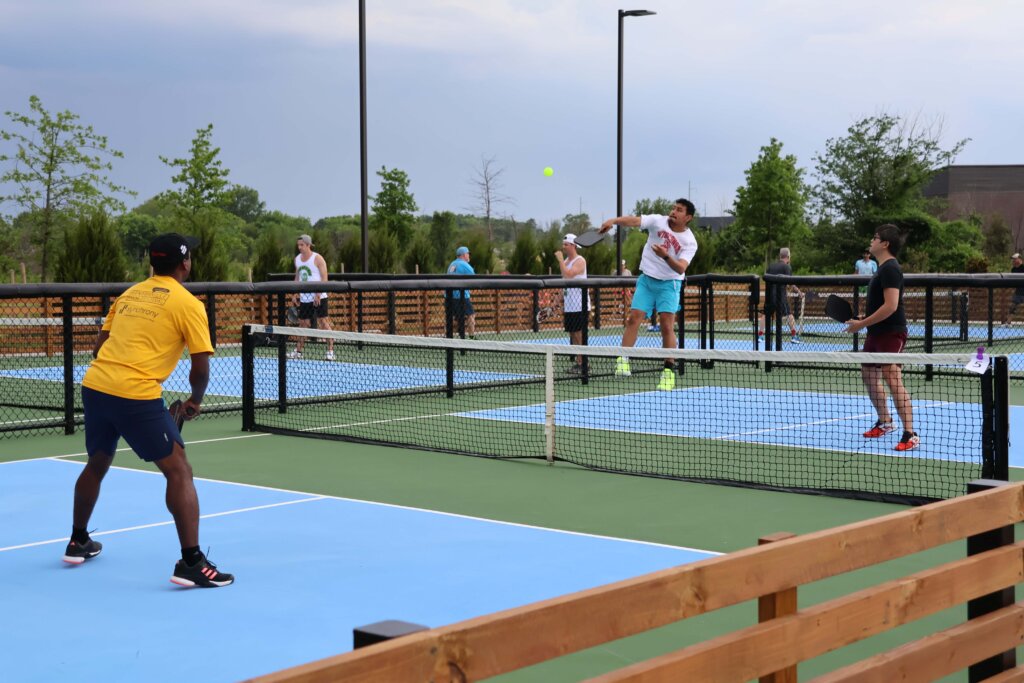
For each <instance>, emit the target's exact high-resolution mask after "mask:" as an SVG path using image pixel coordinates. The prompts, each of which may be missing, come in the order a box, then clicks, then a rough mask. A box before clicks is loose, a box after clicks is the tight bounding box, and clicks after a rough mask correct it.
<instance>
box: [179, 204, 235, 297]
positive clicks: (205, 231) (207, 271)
mask: <svg viewBox="0 0 1024 683" xmlns="http://www.w3.org/2000/svg"><path fill="white" fill-rule="evenodd" d="M237 220H238V219H237V218H235V217H234V216H232V215H231V214H229V213H227V212H225V211H221V210H220V209H216V208H213V207H210V208H206V209H201V210H200V211H198V212H197V213H195V214H193V215H192V216H191V217H190V222H191V231H190V232H191V233H192V234H193V235H195V236H196V237H197V238H199V246H197V247H196V249H195V254H194V255H193V256H192V274H191V276H190V279H191V280H192V281H193V282H223V281H225V280H227V279H229V278H228V276H229V271H230V261H229V259H228V256H227V250H226V249H225V247H224V245H223V243H222V241H221V236H222V235H223V234H225V233H227V232H229V231H230V230H231V228H232V227H234V228H235V229H236V230H237V229H238V227H239V226H238V225H237V223H236V224H234V225H232V224H231V222H232V221H237ZM179 232H180V231H179Z"/></svg>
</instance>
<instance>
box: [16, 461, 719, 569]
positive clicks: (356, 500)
mask: <svg viewBox="0 0 1024 683" xmlns="http://www.w3.org/2000/svg"><path fill="white" fill-rule="evenodd" d="M35 460H50V461H53V462H59V463H64V464H66V465H78V466H79V467H85V463H81V462H77V461H75V460H59V459H57V458H35ZM20 462H30V461H25V460H22V461H20ZM111 469H116V470H126V471H128V472H137V473H139V474H150V475H157V476H163V475H162V474H161V473H160V472H151V471H149V470H137V469H134V468H131V467H119V466H117V465H114V466H112V467H111ZM195 479H196V480H197V481H206V482H210V483H214V484H227V485H229V486H243V487H245V488H251V489H259V490H262V491H274V492H277V493H291V494H294V495H299V496H315V497H316V498H315V499H316V500H340V501H344V502H347V503H360V504H362V505H375V506H379V507H385V508H391V509H394V510H408V511H410V512H423V513H426V514H430V515H441V516H442V517H453V518H455V519H468V520H470V521H474V522H489V523H491V524H500V525H502V526H511V527H518V528H520V529H534V530H537V531H550V532H553V533H556V534H568V535H570V536H581V537H583V538H597V539H601V540H606V541H619V542H622V543H635V544H638V545H646V546H651V547H654V548H670V549H672V550H688V551H690V552H694V553H703V554H705V555H709V556H718V555H722V554H723V553H720V552H716V551H714V550H704V549H703V548H692V547H690V546H685V545H672V544H670V543H657V542H655V541H641V540H639V539H635V538H621V537H618V536H607V535H604V534H591V533H587V532H584V531H569V530H567V529H553V528H551V527H544V526H537V525H535V524H523V523H521V522H508V521H505V520H501V519H490V518H488V517H476V516H473V515H463V514H459V513H456V512H443V511H441V510H430V509H427V508H418V507H412V506H411V505H398V504H396V503H381V502H379V501H375V500H362V499H360V498H347V497H345V496H331V495H327V494H319V493H310V492H308V491H296V490H294V489H282V488H277V487H274V486H263V485H260V484H246V483H244V482H238V481H225V480H223V479H210V478H207V477H195ZM306 500H314V499H313V498H309V499H303V500H298V501H292V502H296V503H302V502H305V501H306ZM277 505H282V503H275V504H273V505H270V506H267V507H275V506H277ZM252 509H254V510H255V509H259V508H252ZM219 514H227V513H219ZM210 516H211V517H213V516H215V515H210ZM168 523H170V524H173V522H168ZM107 533H113V532H107ZM95 535H97V536H98V535H99V534H95ZM62 540H63V541H65V542H66V541H67V537H65V538H63V539H62ZM53 542H54V541H43V542H42V543H53Z"/></svg>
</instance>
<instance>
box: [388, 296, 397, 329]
mask: <svg viewBox="0 0 1024 683" xmlns="http://www.w3.org/2000/svg"><path fill="white" fill-rule="evenodd" d="M395 317H396V313H395V292H394V290H392V289H389V290H388V334H396V330H397V329H398V325H397V322H396V321H395Z"/></svg>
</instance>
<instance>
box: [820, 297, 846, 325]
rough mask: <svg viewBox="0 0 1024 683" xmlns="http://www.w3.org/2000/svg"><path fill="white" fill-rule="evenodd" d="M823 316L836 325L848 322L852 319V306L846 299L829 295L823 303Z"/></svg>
mask: <svg viewBox="0 0 1024 683" xmlns="http://www.w3.org/2000/svg"><path fill="white" fill-rule="evenodd" d="M825 315H827V316H828V317H830V318H832V319H833V320H835V321H836V322H837V323H845V322H849V321H850V320H851V319H852V318H853V306H851V305H850V302H849V301H847V300H846V299H844V298H842V297H839V296H836V295H835V294H829V295H828V299H827V300H826V301H825Z"/></svg>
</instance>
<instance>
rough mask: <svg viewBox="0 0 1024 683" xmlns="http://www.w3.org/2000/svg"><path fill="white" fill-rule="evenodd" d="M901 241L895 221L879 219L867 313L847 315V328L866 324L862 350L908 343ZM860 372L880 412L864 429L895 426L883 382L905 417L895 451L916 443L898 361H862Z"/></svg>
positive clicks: (874, 434) (889, 349) (874, 431)
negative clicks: (875, 268)
mask: <svg viewBox="0 0 1024 683" xmlns="http://www.w3.org/2000/svg"><path fill="white" fill-rule="evenodd" d="M902 246H903V238H902V236H901V235H900V231H899V228H897V227H896V226H895V225H890V224H886V225H881V226H879V228H878V230H876V231H875V236H874V238H872V240H871V247H870V251H871V255H872V256H874V257H875V260H876V261H878V272H876V273H875V274H874V275H873V276H872V278H871V281H870V282H869V283H868V294H867V315H866V316H865V317H863V318H859V319H856V320H852V321H850V323H849V325H847V327H846V331H847V332H859V331H860V330H862V329H864V328H865V327H866V328H867V330H868V335H867V339H865V341H864V351H867V352H877V353H900V352H902V351H903V347H904V346H906V343H907V316H906V313H905V312H904V310H903V271H902V270H900V264H899V261H897V260H896V256H897V255H898V254H899V253H900V248H901V247H902ZM861 377H862V378H863V380H864V386H865V387H866V388H867V390H868V396H869V397H870V398H871V404H872V405H873V406H874V407H875V412H876V413H877V414H878V421H877V422H875V426H874V427H872V428H871V429H869V430H868V431H866V432H864V436H865V437H866V438H868V439H877V438H879V437H881V436H884V435H886V434H888V433H889V432H892V431H895V430H896V426H895V425H894V424H893V421H892V416H891V415H890V414H889V402H888V401H887V400H886V397H885V386H883V384H882V383H883V381H884V382H885V385H887V386H888V387H889V393H890V394H891V395H892V402H893V403H894V404H895V405H896V413H897V414H898V415H899V418H900V422H902V423H903V435H902V436H901V437H900V440H899V442H898V443H897V444H896V446H895V449H896V450H897V451H909V450H913V449H914V448H917V446H918V444H919V443H920V438H919V437H918V435H917V432H915V431H914V411H913V406H912V404H911V400H910V394H909V393H908V392H907V390H906V388H905V387H904V386H903V369H902V366H900V365H898V364H896V363H890V364H886V365H878V364H867V363H866V364H864V365H862V366H861Z"/></svg>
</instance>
